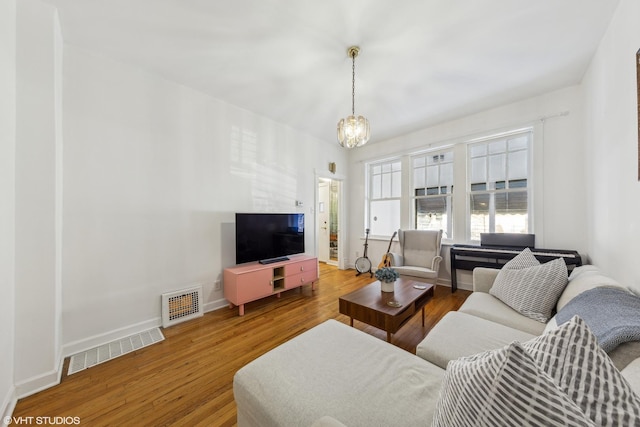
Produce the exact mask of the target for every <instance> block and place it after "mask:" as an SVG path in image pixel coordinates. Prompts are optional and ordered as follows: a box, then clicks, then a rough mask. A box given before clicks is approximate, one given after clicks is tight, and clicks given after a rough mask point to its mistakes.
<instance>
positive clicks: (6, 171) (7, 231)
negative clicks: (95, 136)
mask: <svg viewBox="0 0 640 427" xmlns="http://www.w3.org/2000/svg"><path fill="white" fill-rule="evenodd" d="M15 145H16V2H15V0H6V1H2V2H0V295H2V298H0V348H1V349H2V351H0V415H2V419H4V417H6V416H7V415H9V414H10V413H11V412H12V411H13V407H14V405H15V399H16V396H15V393H14V386H13V371H14V351H15V342H14V327H15V322H14V315H15V307H14V297H15V267H14V265H15V264H14V262H15V236H14V225H15V188H14V185H15V149H16V147H15Z"/></svg>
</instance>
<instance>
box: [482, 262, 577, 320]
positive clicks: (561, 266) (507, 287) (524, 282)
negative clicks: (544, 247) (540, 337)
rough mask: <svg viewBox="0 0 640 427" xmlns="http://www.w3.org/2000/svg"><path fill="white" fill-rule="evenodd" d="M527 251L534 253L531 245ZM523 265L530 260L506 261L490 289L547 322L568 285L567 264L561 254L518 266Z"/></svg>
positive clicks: (506, 302) (500, 298) (521, 310)
mask: <svg viewBox="0 0 640 427" xmlns="http://www.w3.org/2000/svg"><path fill="white" fill-rule="evenodd" d="M527 251H528V252H529V254H530V253H531V252H530V251H529V249H525V252H527ZM523 253H524V252H523ZM519 256H520V254H519V255H518V256H516V258H518V257H519ZM531 256H533V255H532V254H531ZM516 258H513V260H511V261H514V260H516ZM525 259H526V258H525ZM534 260H535V257H534ZM511 261H510V262H511ZM535 261H536V262H537V260H535ZM530 263H531V262H529V264H530ZM523 265H527V264H526V263H524V262H522V261H520V262H519V263H516V264H514V265H511V266H509V263H507V264H505V265H504V267H503V268H502V269H501V270H500V272H499V273H498V275H497V276H496V280H495V281H494V282H493V286H492V287H491V289H489V293H490V294H491V295H493V296H494V297H496V298H498V299H499V300H501V301H502V302H504V303H505V304H507V305H508V306H509V307H511V308H513V309H514V310H516V311H517V312H518V313H520V314H522V315H523V316H527V317H529V318H531V319H534V320H537V321H538V322H541V323H546V322H547V321H548V320H549V319H550V318H551V316H552V315H553V310H554V308H555V306H556V304H557V302H558V298H560V295H561V294H562V291H563V290H564V288H565V287H566V286H567V277H568V274H567V265H566V264H565V262H564V260H563V259H562V258H558V259H555V260H553V261H549V262H547V263H545V264H539V263H538V265H533V266H529V267H522V268H518V267H520V266H523Z"/></svg>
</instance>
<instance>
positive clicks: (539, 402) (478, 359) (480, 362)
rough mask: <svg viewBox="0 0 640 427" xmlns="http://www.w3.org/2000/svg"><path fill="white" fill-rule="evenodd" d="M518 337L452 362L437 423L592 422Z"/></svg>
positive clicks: (549, 424) (448, 370) (585, 424)
mask: <svg viewBox="0 0 640 427" xmlns="http://www.w3.org/2000/svg"><path fill="white" fill-rule="evenodd" d="M593 425H594V424H593V423H592V422H591V421H590V420H589V418H587V416H586V415H585V414H584V413H583V412H582V411H581V410H580V408H579V407H578V406H577V405H576V404H575V402H573V401H572V400H571V399H569V397H568V396H567V395H566V394H565V393H563V392H562V391H561V390H560V389H559V388H558V387H557V385H556V384H555V383H554V382H553V381H552V380H551V378H550V377H549V376H548V375H547V374H546V373H545V372H544V371H542V370H541V369H540V368H539V367H538V365H537V364H536V363H535V361H534V360H533V358H532V357H531V356H530V355H529V354H528V353H527V351H526V350H524V348H523V347H522V345H521V344H519V343H517V342H516V343H512V344H510V345H508V346H506V347H504V348H501V349H498V350H493V351H489V352H485V353H480V354H477V355H474V356H470V357H463V358H460V359H457V360H453V361H451V362H449V364H448V365H447V371H446V373H445V378H444V382H443V387H442V390H441V392H440V397H439V400H438V404H437V406H436V411H435V414H434V419H433V426H434V427H440V426H442V427H444V426H446V427H450V426H456V427H465V426H474V427H476V426H487V427H489V426H491V427H493V426H514V427H515V426H593Z"/></svg>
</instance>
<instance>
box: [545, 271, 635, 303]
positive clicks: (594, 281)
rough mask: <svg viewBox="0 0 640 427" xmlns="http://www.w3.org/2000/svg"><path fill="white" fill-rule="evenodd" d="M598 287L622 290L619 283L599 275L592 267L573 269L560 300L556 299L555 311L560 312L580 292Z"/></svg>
mask: <svg viewBox="0 0 640 427" xmlns="http://www.w3.org/2000/svg"><path fill="white" fill-rule="evenodd" d="M598 287H609V288H621V289H624V287H623V286H622V285H621V284H620V283H618V282H616V281H615V280H613V279H612V278H611V277H608V276H605V275H604V274H602V273H600V271H599V270H598V269H597V268H596V267H595V266H593V265H583V266H580V267H576V268H574V269H573V271H572V272H571V275H570V276H569V281H568V283H567V286H566V287H565V289H564V291H562V294H561V295H560V298H558V304H557V306H556V310H557V311H560V310H562V308H563V307H564V306H565V305H567V303H568V302H569V301H571V300H572V299H574V298H575V297H576V296H578V295H579V294H581V293H582V292H584V291H588V290H589V289H593V288H598Z"/></svg>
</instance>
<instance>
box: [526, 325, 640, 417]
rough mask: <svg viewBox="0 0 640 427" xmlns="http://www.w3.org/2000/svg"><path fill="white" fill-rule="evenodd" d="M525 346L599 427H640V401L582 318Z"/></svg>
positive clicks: (544, 369) (528, 342)
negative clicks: (631, 426) (623, 426)
mask: <svg viewBox="0 0 640 427" xmlns="http://www.w3.org/2000/svg"><path fill="white" fill-rule="evenodd" d="M522 346H523V347H524V348H525V349H526V350H527V351H528V352H529V353H530V354H531V356H532V357H533V359H534V360H535V361H536V362H537V363H538V364H539V366H541V367H542V369H543V371H544V372H545V373H546V374H547V375H549V376H550V377H551V378H552V379H553V381H554V382H555V383H556V384H557V385H558V386H559V387H560V389H562V390H563V391H564V392H565V393H566V394H567V395H568V396H569V397H570V398H571V399H572V400H573V401H574V402H575V403H576V405H578V406H579V407H580V408H581V409H582V411H583V412H584V413H585V414H587V416H588V417H589V418H590V419H591V420H592V421H593V422H594V423H596V424H597V425H606V426H622V425H639V424H640V397H638V395H636V394H635V393H634V392H633V390H632V389H631V387H630V386H629V384H628V383H627V382H626V381H625V380H624V378H623V377H622V375H621V374H620V372H619V371H618V370H617V369H616V368H615V366H614V365H613V362H611V359H610V358H609V356H607V354H606V353H605V352H604V351H603V350H602V349H601V348H600V346H599V345H598V342H597V340H596V337H595V336H594V335H593V334H592V333H591V331H590V330H589V328H588V327H587V325H586V323H585V322H584V321H583V320H582V319H580V318H579V317H577V316H576V317H574V318H572V319H571V320H570V321H569V322H567V323H565V324H562V325H560V326H559V327H558V328H557V329H554V330H552V331H550V332H548V333H546V334H544V335H541V336H540V337H537V338H534V339H533V340H530V341H527V342H525V343H523V344H522Z"/></svg>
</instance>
